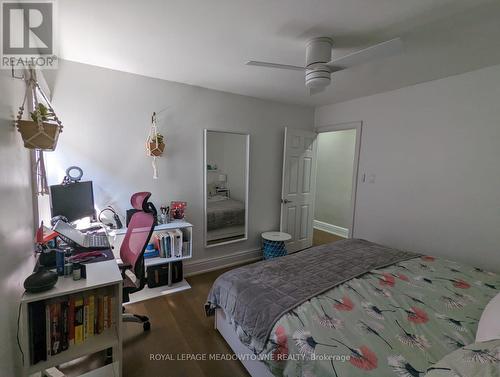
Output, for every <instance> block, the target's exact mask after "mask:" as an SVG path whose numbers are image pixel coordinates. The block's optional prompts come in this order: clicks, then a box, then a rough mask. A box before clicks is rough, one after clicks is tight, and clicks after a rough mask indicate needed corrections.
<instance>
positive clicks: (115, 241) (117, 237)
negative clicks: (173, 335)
mask: <svg viewBox="0 0 500 377" xmlns="http://www.w3.org/2000/svg"><path fill="white" fill-rule="evenodd" d="M174 229H180V230H182V232H183V235H184V237H186V236H187V242H188V244H187V247H188V252H187V253H186V254H185V255H182V256H179V257H171V258H162V257H155V258H147V259H144V265H145V266H146V268H147V267H151V266H159V265H165V264H168V265H169V287H170V286H171V283H170V277H171V268H170V267H171V265H170V263H172V262H178V261H182V260H185V259H191V258H192V257H193V225H192V224H191V223H188V222H186V221H172V222H170V223H168V224H160V225H157V226H155V228H154V230H153V235H152V237H153V236H154V235H155V234H158V233H163V232H165V231H167V230H174ZM125 233H127V229H117V230H114V231H112V232H110V233H109V237H110V243H111V245H112V246H113V252H114V254H115V257H116V258H119V257H120V255H119V253H120V246H121V243H122V241H123V237H124V236H125ZM185 240H186V238H184V239H183V241H185ZM150 242H152V239H151V240H150ZM183 283H184V286H187V287H190V286H189V284H187V282H185V281H183ZM148 289H150V288H148V287H145V288H144V289H143V290H148ZM153 289H154V288H153ZM164 291H165V290H163V292H164ZM174 291H175V290H174ZM132 295H134V294H132ZM145 295H146V296H148V297H149V296H151V295H150V294H148V293H147V292H145ZM158 295H159V294H158ZM158 295H152V296H151V297H156V296H158Z"/></svg>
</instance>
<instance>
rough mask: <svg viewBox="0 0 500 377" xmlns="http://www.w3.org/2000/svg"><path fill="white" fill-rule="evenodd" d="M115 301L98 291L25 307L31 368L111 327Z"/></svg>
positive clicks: (107, 293) (103, 291)
mask: <svg viewBox="0 0 500 377" xmlns="http://www.w3.org/2000/svg"><path fill="white" fill-rule="evenodd" d="M114 305H116V303H115V297H114V296H112V295H111V294H110V291H109V290H107V289H105V288H101V289H98V290H95V291H88V292H84V293H75V294H73V295H70V296H66V297H58V298H54V299H50V300H43V301H35V302H31V303H30V304H29V305H28V316H29V318H28V320H29V329H30V334H29V335H30V337H29V342H30V344H29V346H30V362H31V365H33V364H36V363H38V362H39V361H46V360H48V359H49V358H50V357H51V356H54V355H57V354H58V353H61V352H63V351H66V350H67V349H69V348H71V347H74V346H76V345H79V344H82V343H84V342H85V341H86V340H87V339H89V338H91V337H93V336H94V335H98V334H101V333H102V332H103V331H105V330H106V329H108V328H111V327H112V326H114V325H115V323H114V321H115V319H114V318H115V317H114V316H115V313H114Z"/></svg>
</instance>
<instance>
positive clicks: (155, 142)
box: [148, 132, 165, 157]
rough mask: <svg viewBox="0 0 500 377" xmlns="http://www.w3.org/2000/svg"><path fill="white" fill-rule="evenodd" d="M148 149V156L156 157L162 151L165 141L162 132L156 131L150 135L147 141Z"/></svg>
mask: <svg viewBox="0 0 500 377" xmlns="http://www.w3.org/2000/svg"><path fill="white" fill-rule="evenodd" d="M148 150H149V155H150V156H156V157H158V156H161V155H162V154H163V151H164V150H165V143H164V138H163V135H162V134H160V133H159V132H157V133H155V134H154V135H153V136H151V138H150V139H149V143H148Z"/></svg>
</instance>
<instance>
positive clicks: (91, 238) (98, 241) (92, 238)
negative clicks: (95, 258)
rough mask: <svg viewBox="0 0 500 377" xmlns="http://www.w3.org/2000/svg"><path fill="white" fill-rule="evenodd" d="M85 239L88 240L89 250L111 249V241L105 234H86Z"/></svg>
mask: <svg viewBox="0 0 500 377" xmlns="http://www.w3.org/2000/svg"><path fill="white" fill-rule="evenodd" d="M85 238H87V239H88V241H87V242H86V243H87V245H88V246H87V245H86V246H87V247H88V248H93V247H99V248H100V247H109V241H108V237H107V236H106V235H104V234H86V235H85Z"/></svg>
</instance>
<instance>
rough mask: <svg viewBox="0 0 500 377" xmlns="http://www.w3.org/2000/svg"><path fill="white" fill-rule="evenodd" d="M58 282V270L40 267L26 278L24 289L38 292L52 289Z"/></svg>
mask: <svg viewBox="0 0 500 377" xmlns="http://www.w3.org/2000/svg"><path fill="white" fill-rule="evenodd" d="M56 283H57V273H56V272H54V271H50V270H44V269H40V270H38V271H36V272H33V273H32V274H31V275H30V276H28V277H27V278H26V280H25V281H24V289H26V291H27V292H30V293H38V292H43V291H47V290H49V289H51V288H52V287H53V286H54V285H55V284H56Z"/></svg>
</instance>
